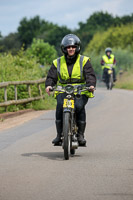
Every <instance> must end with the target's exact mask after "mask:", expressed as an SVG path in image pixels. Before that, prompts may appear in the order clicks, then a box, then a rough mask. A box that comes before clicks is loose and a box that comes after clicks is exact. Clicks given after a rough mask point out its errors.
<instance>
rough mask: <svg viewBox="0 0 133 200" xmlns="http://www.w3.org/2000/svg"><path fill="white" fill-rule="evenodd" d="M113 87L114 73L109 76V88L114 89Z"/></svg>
mask: <svg viewBox="0 0 133 200" xmlns="http://www.w3.org/2000/svg"><path fill="white" fill-rule="evenodd" d="M112 88H113V74H111V75H110V77H109V89H110V90H112Z"/></svg>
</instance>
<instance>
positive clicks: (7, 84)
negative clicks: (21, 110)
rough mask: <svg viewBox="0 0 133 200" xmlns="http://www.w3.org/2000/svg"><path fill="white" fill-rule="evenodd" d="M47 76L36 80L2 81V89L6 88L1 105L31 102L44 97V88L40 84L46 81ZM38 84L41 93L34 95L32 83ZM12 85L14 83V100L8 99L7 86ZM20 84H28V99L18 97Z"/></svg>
mask: <svg viewBox="0 0 133 200" xmlns="http://www.w3.org/2000/svg"><path fill="white" fill-rule="evenodd" d="M45 80H46V78H43V79H39V80H34V81H10V82H2V83H0V89H1V88H4V102H0V107H6V108H7V106H10V105H17V104H23V103H29V102H32V101H35V100H39V99H43V98H44V95H43V94H42V90H41V87H40V84H42V83H45ZM35 84H36V85H37V87H38V93H39V95H38V96H36V97H32V94H31V93H32V92H31V85H35ZM10 85H14V100H9V101H8V99H7V92H8V90H7V88H8V86H10ZM18 85H27V91H28V95H29V97H28V98H27V99H18V95H17V86H18Z"/></svg>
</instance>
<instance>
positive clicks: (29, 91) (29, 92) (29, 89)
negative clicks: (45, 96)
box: [27, 84, 31, 97]
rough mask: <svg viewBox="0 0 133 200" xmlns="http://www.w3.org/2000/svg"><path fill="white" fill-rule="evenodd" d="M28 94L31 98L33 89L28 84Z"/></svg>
mask: <svg viewBox="0 0 133 200" xmlns="http://www.w3.org/2000/svg"><path fill="white" fill-rule="evenodd" d="M27 86H28V94H29V97H31V88H30V85H29V84H28V85H27Z"/></svg>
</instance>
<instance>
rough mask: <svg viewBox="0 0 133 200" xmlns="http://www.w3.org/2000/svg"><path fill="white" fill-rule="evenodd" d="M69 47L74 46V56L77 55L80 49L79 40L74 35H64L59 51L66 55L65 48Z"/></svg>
mask: <svg viewBox="0 0 133 200" xmlns="http://www.w3.org/2000/svg"><path fill="white" fill-rule="evenodd" d="M69 46H75V47H76V54H78V53H79V52H80V49H81V42H80V39H79V38H78V37H77V36H76V35H74V34H68V35H66V36H65V37H64V38H63V39H62V41H61V50H62V52H63V53H64V54H67V47H69Z"/></svg>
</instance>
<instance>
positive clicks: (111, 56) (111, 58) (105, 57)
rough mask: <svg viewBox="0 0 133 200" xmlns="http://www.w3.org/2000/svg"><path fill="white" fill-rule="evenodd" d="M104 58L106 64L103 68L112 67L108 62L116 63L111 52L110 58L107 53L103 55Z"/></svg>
mask: <svg viewBox="0 0 133 200" xmlns="http://www.w3.org/2000/svg"><path fill="white" fill-rule="evenodd" d="M103 60H104V63H105V64H104V66H102V69H104V68H107V69H110V67H109V66H108V64H113V63H114V55H113V54H111V55H110V58H108V56H107V55H104V56H103Z"/></svg>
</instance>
